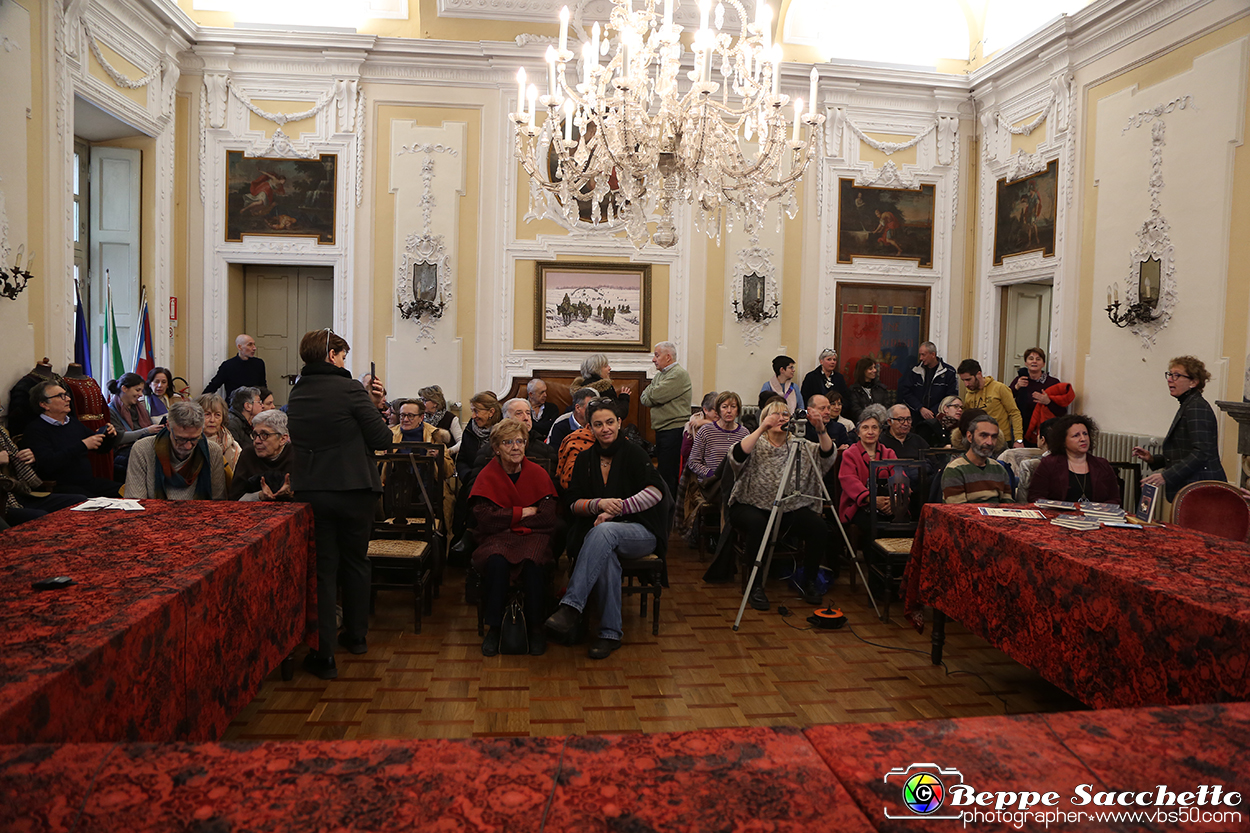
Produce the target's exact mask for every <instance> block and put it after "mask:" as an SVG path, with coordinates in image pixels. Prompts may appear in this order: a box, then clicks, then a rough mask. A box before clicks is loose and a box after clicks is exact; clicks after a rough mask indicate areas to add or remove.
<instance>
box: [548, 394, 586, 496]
mask: <svg viewBox="0 0 1250 833" xmlns="http://www.w3.org/2000/svg"><path fill="white" fill-rule="evenodd" d="M592 398H593V397H592ZM594 444H595V432H593V431H591V430H590V426H589V425H583V426H582V427H581V428H578V429H577V430H576V431H574V432H573V433H572V434H569V435H568V436H567V437H565V438H564V439H563V440H561V441H560V452H559V456H558V457H557V458H556V485H557V486H558V487H559V488H560V491H561V492H563V491H564V490H565V489H568V487H569V484H570V483H572V482H573V467H574V466H575V465H577V457H578V455H579V454H581V453H582V452H583V451H585V450H586V449H588V448H590V447H591V446H592V445H594Z"/></svg>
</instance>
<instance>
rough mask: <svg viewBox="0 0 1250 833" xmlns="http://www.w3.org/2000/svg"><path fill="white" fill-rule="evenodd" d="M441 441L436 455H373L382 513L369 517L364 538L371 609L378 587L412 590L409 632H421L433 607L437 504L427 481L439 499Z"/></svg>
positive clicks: (411, 452) (438, 524)
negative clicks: (379, 472) (381, 473)
mask: <svg viewBox="0 0 1250 833" xmlns="http://www.w3.org/2000/svg"><path fill="white" fill-rule="evenodd" d="M441 460H442V451H441V446H440V447H439V452H438V454H437V456H434V455H421V454H418V453H417V452H416V451H415V450H405V451H403V452H389V453H386V454H379V455H378V462H379V464H381V465H383V466H384V467H385V472H386V477H385V480H384V482H383V487H382V517H381V518H379V519H378V520H377V521H375V522H374V525H373V534H372V536H371V539H370V541H369V563H370V565H371V567H372V569H373V578H372V582H371V585H370V591H369V606H370V609H372V608H373V607H374V605H375V602H376V600H377V593H378V591H379V590H408V589H411V590H412V593H413V615H414V618H415V626H414V633H420V632H421V616H422V613H423V612H424V613H425V614H426V615H429V614H430V613H432V612H433V611H434V580H433V579H434V570H435V565H436V564H437V563H438V560H439V542H440V538H441V536H442V534H443V533H442V528H441V520H442V511H441V510H442V506H441V502H440V503H437V504H436V503H435V500H434V499H433V498H432V497H431V494H430V493H431V491H432V489H431V488H430V487H427V485H426V484H427V482H432V483H437V484H438V486H437V487H436V489H437V490H436V491H435V494H437V495H438V496H439V498H441V496H442V491H441V484H442V470H441V466H440V465H439V463H440V462H441Z"/></svg>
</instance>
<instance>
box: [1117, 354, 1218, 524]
mask: <svg viewBox="0 0 1250 833" xmlns="http://www.w3.org/2000/svg"><path fill="white" fill-rule="evenodd" d="M1163 375H1164V377H1165V378H1166V379H1167V380H1168V393H1170V394H1172V397H1173V398H1174V399H1176V404H1177V405H1179V406H1180V407H1179V408H1177V410H1176V416H1174V417H1172V425H1171V427H1170V428H1168V433H1167V436H1166V437H1164V439H1163V453H1162V454H1151V453H1150V452H1149V451H1147V450H1146V449H1144V448H1141V447H1140V446H1138V447H1136V448H1134V449H1133V456H1135V457H1137V458H1138V459H1139V460H1145V461H1146V462H1147V463H1148V464H1149V465H1150V467H1151V468H1152V469H1162V471H1156V472H1155V473H1154V474H1151V475H1148V476H1147V477H1145V478H1143V479H1142V485H1145V484H1147V483H1149V484H1153V485H1155V486H1162V487H1163V491H1164V494H1165V495H1166V497H1167V499H1168V501H1171V500H1173V499H1174V498H1175V497H1176V493H1177V492H1178V491H1180V489H1181V487H1182V486H1186V485H1188V484H1190V483H1197V482H1198V481H1199V480H1219V481H1221V482H1227V481H1228V475H1226V474H1225V473H1224V464H1223V462H1221V460H1220V447H1219V423H1218V422H1217V421H1216V419H1215V411H1213V410H1212V409H1211V404H1210V403H1209V402H1207V400H1206V399H1205V398H1203V396H1202V389H1203V388H1204V387H1206V385H1207V382H1209V381H1210V380H1211V373H1210V371H1208V370H1207V366H1206V365H1205V364H1203V363H1202V361H1201V360H1200V359H1197V358H1194V357H1193V356H1178V357H1176V358H1175V359H1172V361H1171V362H1169V364H1168V369H1167V372H1166V373H1164V374H1163Z"/></svg>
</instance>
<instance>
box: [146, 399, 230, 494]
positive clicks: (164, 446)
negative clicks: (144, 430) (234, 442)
mask: <svg viewBox="0 0 1250 833" xmlns="http://www.w3.org/2000/svg"><path fill="white" fill-rule="evenodd" d="M126 497H127V498H128V499H130V498H134V499H137V500H142V499H144V498H155V499H157V500H225V498H226V469H225V465H224V464H223V463H222V459H221V449H220V448H218V447H217V445H216V444H215V443H210V442H209V441H208V440H206V439H205V438H204V411H203V410H202V409H201V408H200V406H199V405H196V404H194V403H192V402H175V403H174V404H172V405H170V406H169V419H168V420H166V424H165V425H164V426H162V427H161V428H160V433H159V434H157V435H156V436H155V437H145V438H144V439H142V440H139V441H138V442H137V443H135V444H134V448H132V449H131V451H130V464H129V466H127V468H126Z"/></svg>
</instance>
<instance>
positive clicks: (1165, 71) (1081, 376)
mask: <svg viewBox="0 0 1250 833" xmlns="http://www.w3.org/2000/svg"><path fill="white" fill-rule="evenodd" d="M1247 35H1250V19H1248V18H1243V19H1241V20H1238V21H1236V22H1234V23H1230V24H1228V25H1227V26H1224V27H1222V28H1220V29H1217V30H1216V31H1214V32H1211V33H1210V34H1207V35H1205V36H1203V37H1201V38H1198V39H1196V40H1194V41H1191V42H1190V43H1187V44H1185V45H1183V46H1181V47H1178V48H1177V49H1174V50H1172V51H1171V52H1169V53H1167V54H1165V55H1161V56H1160V57H1158V58H1155V59H1154V60H1152V61H1149V62H1147V63H1145V64H1143V65H1141V66H1139V67H1136V68H1134V69H1131V70H1129V71H1127V72H1124V73H1122V74H1120V75H1117V76H1115V77H1114V78H1111V79H1109V80H1107V81H1104V82H1103V83H1101V84H1097V85H1094V86H1091V87H1089V88H1088V89H1087V90H1086V93H1085V109H1086V115H1085V119H1084V131H1085V136H1084V145H1083V146H1084V148H1085V149H1086V158H1085V160H1084V161H1085V168H1084V172H1085V176H1084V178H1083V180H1082V181H1081V182H1080V184H1079V187H1080V189H1081V205H1082V211H1081V218H1080V225H1081V252H1082V258H1081V263H1080V300H1079V302H1078V305H1077V307H1078V310H1079V318H1078V320H1077V345H1076V355H1078V356H1084V355H1086V354H1087V353H1089V351H1090V341H1091V338H1090V333H1091V331H1092V328H1093V327H1094V326H1095V325H1096V322H1095V320H1094V316H1093V315H1092V312H1091V311H1092V310H1093V309H1094V297H1095V293H1096V292H1098V291H1099V289H1098V287H1101V286H1105V284H1106V280H1105V277H1104V278H1102V279H1099V278H1098V277H1097V276H1095V274H1094V241H1095V239H1096V236H1097V231H1098V230H1097V228H1096V223H1095V221H1094V218H1095V217H1097V215H1098V189H1097V188H1096V187H1095V183H1094V158H1093V156H1094V151H1093V147H1094V135H1095V130H1096V128H1097V124H1098V118H1097V115H1098V102H1099V100H1100V99H1103V98H1106V97H1107V96H1109V95H1112V94H1114V93H1116V92H1119V91H1121V90H1125V89H1128V88H1129V87H1132V86H1140V87H1150V86H1153V85H1155V84H1158V83H1159V82H1160V81H1163V80H1165V79H1168V78H1172V77H1173V76H1176V75H1179V74H1181V73H1183V72H1187V71H1189V70H1191V69H1192V68H1193V62H1194V59H1195V58H1196V57H1198V56H1199V55H1202V54H1204V53H1207V52H1210V51H1211V50H1213V49H1216V48H1218V47H1220V46H1224V45H1225V44H1228V43H1231V42H1232V41H1235V40H1237V39H1239V38H1243V37H1246V36H1247ZM1243 112H1244V114H1245V117H1246V122H1245V125H1244V126H1243V136H1247V137H1250V106H1244V105H1243ZM1233 167H1234V172H1235V173H1234V182H1233V193H1232V205H1231V212H1232V216H1231V229H1232V234H1231V243H1230V246H1229V258H1228V281H1227V295H1226V299H1225V305H1224V310H1225V317H1224V322H1223V327H1224V344H1223V346H1222V355H1224V356H1227V357H1228V358H1229V364H1228V379H1227V384H1228V387H1227V391H1228V396H1229V398H1231V399H1238V398H1240V392H1241V389H1242V380H1243V379H1244V378H1245V373H1246V353H1247V350H1248V349H1250V330H1248V324H1247V314H1248V312H1250V239H1248V236H1247V235H1246V234H1245V233H1244V232H1245V229H1247V228H1250V148H1247V147H1246V145H1245V144H1244V143H1243V144H1242V145H1241V147H1238V148H1236V149H1235V150H1234V162H1233ZM1180 280H1181V281H1182V282H1183V280H1184V279H1183V277H1182V278H1180ZM1180 303H1184V300H1183V298H1182V300H1181V301H1180ZM1097 326H1110V325H1109V324H1106V322H1105V319H1101V318H1100V319H1099V321H1098V322H1097ZM1157 361H1158V362H1159V364H1160V372H1162V370H1163V366H1162V362H1164V361H1166V358H1163V357H1159V358H1157ZM1084 381H1085V365H1084V362H1080V363H1078V364H1077V366H1076V373H1075V376H1074V382H1073V384H1074V385H1075V387H1076V389H1077V390H1081V388H1082V386H1083V384H1084ZM1160 384H1162V382H1160ZM1208 399H1214V397H1213V396H1208ZM1220 421H1221V428H1222V429H1223V434H1224V436H1223V442H1222V445H1221V457H1222V460H1223V463H1224V471H1225V472H1226V473H1228V474H1229V475H1230V479H1232V478H1234V477H1235V473H1236V472H1237V471H1238V470H1239V468H1240V457H1239V456H1238V455H1237V450H1236V449H1237V431H1236V430H1232V429H1230V428H1229V426H1230V425H1231V424H1232V423H1231V422H1230V421H1228V420H1225V419H1223V417H1222V415H1220Z"/></svg>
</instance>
